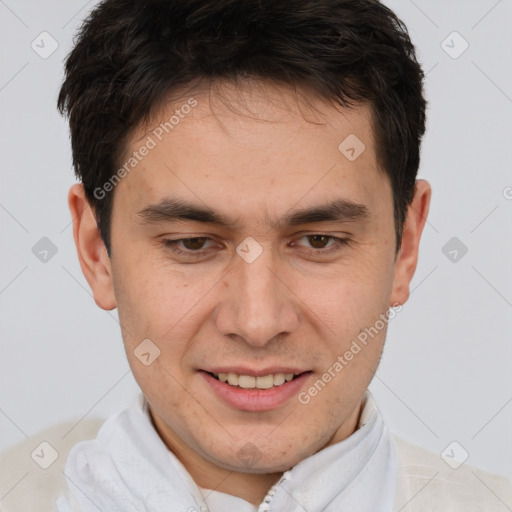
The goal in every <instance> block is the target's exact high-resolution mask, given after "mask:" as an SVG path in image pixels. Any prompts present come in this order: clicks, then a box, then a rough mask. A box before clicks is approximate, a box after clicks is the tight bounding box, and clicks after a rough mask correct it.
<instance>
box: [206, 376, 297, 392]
mask: <svg viewBox="0 0 512 512" xmlns="http://www.w3.org/2000/svg"><path fill="white" fill-rule="evenodd" d="M214 375H215V376H216V377H218V379H219V380H220V381H221V382H227V383H228V384H229V385H231V386H239V387H241V388H243V389H254V388H257V389H270V388H272V387H274V386H282V385H283V384H284V383H285V382H289V381H291V380H293V377H294V374H293V373H286V374H284V373H276V374H274V375H264V376H261V377H253V376H251V375H238V374H237V373H218V374H217V373H214Z"/></svg>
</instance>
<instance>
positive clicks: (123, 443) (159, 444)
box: [59, 391, 397, 512]
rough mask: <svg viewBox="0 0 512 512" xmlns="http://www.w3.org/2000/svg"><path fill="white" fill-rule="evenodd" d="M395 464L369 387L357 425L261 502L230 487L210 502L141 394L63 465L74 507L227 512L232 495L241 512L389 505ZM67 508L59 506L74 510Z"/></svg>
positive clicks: (375, 510)
mask: <svg viewBox="0 0 512 512" xmlns="http://www.w3.org/2000/svg"><path fill="white" fill-rule="evenodd" d="M396 471H397V470H396V455H395V449H394V444H393V441H392V438H391V436H390V434H389V431H388V429H387V427H386V426H385V425H384V422H383V420H382V416H381V415H380V412H379V411H378V409H377V407H376V406H375V403H374V401H373V398H372V396H371V394H370V392H369V391H367V393H366V396H365V401H364V407H363V410H362V412H361V415H360V421H359V426H358V429H357V430H356V431H355V432H354V433H353V434H352V435H351V436H349V437H348V438H347V439H345V440H343V441H341V442H339V443H336V444H334V445H331V446H329V447H327V448H324V449H322V450H320V451H319V452H317V453H315V454H313V455H311V456H310V457H308V458H306V459H304V460H302V461H301V462H299V463H298V464H297V465H296V466H294V467H293V468H291V469H290V470H288V471H286V472H285V473H284V474H283V475H282V477H281V479H280V480H279V481H278V482H277V483H276V484H275V485H274V486H272V488H271V489H270V490H269V492H268V494H267V496H266V497H265V499H264V500H263V502H262V503H261V504H260V505H259V507H257V508H255V507H254V505H252V504H250V503H248V502H246V501H244V500H242V499H241V498H237V497H233V496H230V495H228V494H225V493H216V494H212V496H213V499H210V500H208V499H207V500H206V505H205V501H204V498H203V495H202V494H201V491H200V489H199V488H198V486H197V485H196V483H195V482H194V481H193V479H192V477H191V476H190V474H189V473H188V471H187V470H186V468H185V467H184V466H183V464H182V463H181V462H180V461H179V460H178V458H177V457H176V456H175V455H174V454H173V453H172V452H171V451H170V450H169V449H168V448H167V447H166V445H165V444H164V443H163V441H162V440H161V438H160V437H159V435H158V433H157V432H156V430H155V429H154V427H153V424H152V422H151V418H150V416H149V412H148V409H147V402H146V401H145V399H144V397H143V396H142V395H139V397H138V398H137V400H136V402H135V403H134V404H133V406H132V407H130V408H129V409H127V410H125V411H123V412H122V413H120V414H118V415H116V416H114V417H112V418H110V419H109V420H107V421H106V422H105V423H104V425H103V426H102V427H101V429H100V431H99V432H98V435H97V437H96V439H93V440H90V441H82V442H81V443H78V444H77V445H75V446H74V447H73V449H72V450H71V452H70V454H69V456H68V460H67V463H66V468H65V474H66V476H67V477H68V481H69V482H70V485H69V487H70V491H71V494H72V495H73V496H74V499H75V500H76V503H77V506H76V507H75V509H76V510H80V511H82V512H97V510H98V508H99V509H100V510H108V511H109V512H110V511H116V512H117V511H119V512H139V511H145V512H163V511H168V510H170V509H171V510H184V511H186V510H193V509H194V508H195V509H196V510H201V511H208V507H209V506H210V503H211V505H212V506H213V507H215V508H211V507H210V512H225V511H227V510H232V509H233V507H232V506H228V507H227V508H224V504H225V503H226V502H227V501H229V502H230V503H232V504H234V502H235V501H236V502H237V504H238V507H235V509H236V510H241V511H242V510H243V512H245V510H244V509H242V508H241V506H243V505H244V503H245V504H246V505H247V507H245V508H247V512H253V511H254V510H257V512H267V511H268V512H273V511H276V512H281V511H283V510H286V511H287V512H292V511H297V512H298V511H301V512H302V511H303V510H304V509H305V510H308V511H315V510H322V511H324V512H331V511H332V512H334V511H339V510H341V509H344V510H357V511H358V512H370V511H371V512H390V511H392V509H393V500H394V494H395V486H396ZM62 502H63V500H62V501H61V502H60V503H62ZM214 502H215V503H217V504H214ZM170 505H172V506H171V507H170ZM220 506H222V507H223V508H219V507H220ZM61 507H62V508H59V512H64V511H65V510H69V508H66V507H65V506H63V505H61Z"/></svg>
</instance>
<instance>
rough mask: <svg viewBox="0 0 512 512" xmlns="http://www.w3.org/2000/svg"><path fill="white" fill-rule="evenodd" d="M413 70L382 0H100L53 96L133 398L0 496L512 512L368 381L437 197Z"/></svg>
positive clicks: (208, 506) (497, 489)
mask: <svg viewBox="0 0 512 512" xmlns="http://www.w3.org/2000/svg"><path fill="white" fill-rule="evenodd" d="M422 80H423V73H422V71H421V68H420V66H419V64H418V62H417V60H416V57H415V52H414V47H413V46H412V44H411V42H410V39H409V37H408V35H407V31H406V29H405V27H404V26H403V24H402V23H401V22H400V20H398V19H397V17H396V16H395V15H394V14H393V13H392V12H391V11H390V10H389V9H387V8H386V7H384V6H383V5H382V4H380V3H379V2H377V1H375V0H364V1H363V0H358V1H355V0H325V1H319V0H289V1H287V2H283V1H278V0H258V1H255V0H254V1H252V0H247V1H243V2H242V1H240V0H189V1H186V2H183V1H177V0H172V1H169V0H167V1H164V0H158V1H156V0H155V1H152V2H140V1H135V0H131V1H129V0H106V1H104V2H101V3H100V4H99V5H98V6H97V7H96V8H95V9H94V11H93V12H92V14H91V15H90V17H89V18H88V19H87V21H86V23H85V24H84V25H83V27H82V28H81V30H80V33H79V36H78V39H77V42H76V45H75V47H74V49H73V51H72V52H71V54H70V55H69V57H68V59H67V62H66V77H65V81H64V84H63V86H62V89H61V91H60V96H59V108H60V110H61V111H62V112H64V113H66V114H67V115H68V117H69V122H70V129H71V139H72V148H73V161H74V166H75V170H76V173H77V176H78V177H79V179H80V184H77V185H74V186H73V187H72V188H71V190H70V193H69V205H70V209H71V214H72V217H73V219H74V238H75V243H76V247H77V251H78V257H79V260H80V265H81V267H82V270H83V273H84V275H85V277H86V279H87V281H88V283H89V285H90V287H91V290H92V292H93V295H94V299H95V301H96V303H97V305H98V306H99V307H100V308H103V309H105V310H111V309H114V308H117V309H118V312H119V319H120V324H121V329H122V334H123V340H124V344H125V349H126V355H127V358H128V361H129V363H130V366H131V369H132V372H133V374H134V376H135V378H136V380H137V382H138V383H139V385H140V388H141V390H142V395H141V396H140V397H139V398H138V400H137V402H136V403H135V404H134V405H133V407H131V408H130V409H128V410H127V411H124V412H123V413H121V414H120V415H117V416H115V417H113V418H111V419H110V420H108V421H107V422H105V424H103V425H102V426H101V428H100V429H99V431H98V427H99V425H97V424H95V423H94V424H88V423H87V422H85V421H84V422H83V424H82V425H81V426H80V429H77V430H76V431H75V432H74V435H73V437H72V439H68V440H67V442H66V444H65V445H62V446H60V447H59V448H58V449H59V450H60V455H61V457H60V460H61V461H62V464H61V465H60V466H59V465H58V464H56V465H54V466H53V468H48V472H47V473H45V474H44V475H43V476H41V477H39V479H38V480H37V481H32V482H31V483H28V482H27V483H24V484H23V486H22V487H23V488H24V489H25V492H24V493H23V495H22V493H20V492H17V493H14V496H12V495H11V498H10V499H11V502H10V504H9V503H7V502H6V504H5V505H4V508H3V509H2V510H6V511H11V510H58V511H59V512H64V511H66V512H68V511H83V512H89V511H93V510H94V511H96V510H100V511H103V512H107V511H123V512H132V511H133V512H135V511H142V510H147V511H151V512H160V511H164V510H165V511H172V512H174V511H184V512H185V511H188V512H192V511H199V510H201V511H207V510H209V511H210V512H223V511H227V510H238V511H242V512H243V511H247V512H249V511H251V512H252V511H279V512H291V511H301V510H304V511H307V512H313V511H340V510H351V511H352V510H353V511H373V512H375V511H393V510H395V511H398V510H402V511H434V510H435V511H441V510H443V511H445V510H446V511H458V510H461V511H462V510H464V511H468V510H475V511H476V510H478V511H483V510H488V511H491V510H492V511H498V510H507V509H510V507H511V506H512V495H511V494H512V493H511V489H510V483H509V482H507V481H506V480H505V479H504V478H501V477H498V476H495V475H489V474H486V473H483V472H476V470H474V469H471V468H468V467H467V468H466V467H463V468H459V469H458V470H456V471H455V470H453V469H451V468H450V467H448V466H447V465H446V464H445V463H444V462H443V461H442V460H441V459H440V458H439V457H438V456H436V455H434V454H430V453H428V452H426V451H423V450H422V449H420V448H416V447H413V446H411V445H408V444H407V443H404V442H403V441H401V440H399V439H396V438H394V437H393V436H392V435H391V434H390V432H389V431H388V429H387V427H386V426H385V424H384V423H383V420H382V417H381V415H380V413H379V411H378V409H377V408H376V405H375V403H374V401H373V399H372V397H371V394H370V393H369V392H368V386H369V384H370V382H371V380H372V378H373V376H374V374H375V371H376V369H377V367H378V364H379V360H380V357H381V354H382V350H383V346H384V341H385V335H386V329H387V323H388V321H389V319H390V318H391V317H392V315H393V314H394V313H393V312H394V311H395V309H394V308H400V307H401V306H402V305H403V304H404V303H405V302H406V301H407V299H408V294H409V283H410V281H411V279H412V277H413V274H414V271H415V268H416V263H417V259H418V249H419V243H420V237H421V233H422V230H423V227H424V224H425V221H426V218H427V214H428V209H429V203H430V195H431V190H430V186H429V184H428V183H427V182H426V181H424V180H416V175H417V171H418V166H419V149H420V141H421V138H422V136H423V133H424V130H425V105H426V104H425V100H424V98H423V95H422ZM48 435H49V434H48V433H46V434H45V436H46V438H47V437H48ZM56 437H58V436H56ZM79 441H81V442H79ZM50 444H51V443H50ZM63 455H64V456H63ZM11 460H13V461H14V460H17V459H15V458H14V456H12V459H11ZM480 480H483V481H485V482H486V486H483V485H482V484H480V485H477V484H479V481H480ZM490 489H492V492H491V491H490Z"/></svg>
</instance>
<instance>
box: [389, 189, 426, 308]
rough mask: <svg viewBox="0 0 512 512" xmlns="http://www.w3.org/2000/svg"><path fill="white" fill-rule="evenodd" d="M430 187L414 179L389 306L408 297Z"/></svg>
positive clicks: (399, 302) (396, 304)
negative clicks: (414, 186)
mask: <svg viewBox="0 0 512 512" xmlns="http://www.w3.org/2000/svg"><path fill="white" fill-rule="evenodd" d="M431 195H432V189H431V187H430V184H429V183H428V181H425V180H418V181H416V191H415V194H414V198H413V200H412V203H411V204H410V206H409V208H408V209H407V216H406V219H405V223H404V230H403V235H402V244H401V246H400V251H399V252H398V255H397V257H396V262H395V277H394V279H393V289H392V292H391V297H390V304H389V305H390V306H398V305H401V304H404V303H405V302H407V299H408V298H409V284H410V282H411V280H412V278H413V276H414V272H415V271H416V265H417V263H418V250H419V246H420V238H421V233H422V232H423V228H424V226H425V222H426V221H427V215H428V210H429V206H430V198H431Z"/></svg>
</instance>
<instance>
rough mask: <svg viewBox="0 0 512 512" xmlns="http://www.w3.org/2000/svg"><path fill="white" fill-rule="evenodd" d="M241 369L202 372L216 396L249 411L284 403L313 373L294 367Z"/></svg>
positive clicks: (271, 407) (257, 410)
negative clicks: (237, 370)
mask: <svg viewBox="0 0 512 512" xmlns="http://www.w3.org/2000/svg"><path fill="white" fill-rule="evenodd" d="M219 370H220V369H219ZM222 370H228V369H227V368H226V369H224V368H223V369H222ZM229 370H232V369H229ZM239 371H240V373H236V372H234V371H206V370H200V371H199V374H200V375H202V377H203V378H204V379H205V382H206V384H207V385H208V387H209V389H210V390H211V391H212V392H213V393H214V396H216V398H219V399H220V400H221V401H222V402H224V403H225V404H227V405H229V406H231V407H233V408H235V409H238V410H242V411H248V412H264V411H270V410H273V409H277V408H279V407H281V406H283V405H284V404H286V403H287V402H289V401H290V400H291V399H292V398H293V397H295V396H297V395H298V393H299V392H300V390H301V388H302V387H303V386H305V385H306V383H307V381H308V380H309V378H310V377H311V375H312V373H313V372H312V371H311V370H309V371H302V370H297V369H291V368H286V369H284V368H274V369H270V368H269V369H267V370H263V371H259V372H253V371H248V370H247V369H240V370H239ZM251 373H252V375H251ZM255 373H258V375H255Z"/></svg>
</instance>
